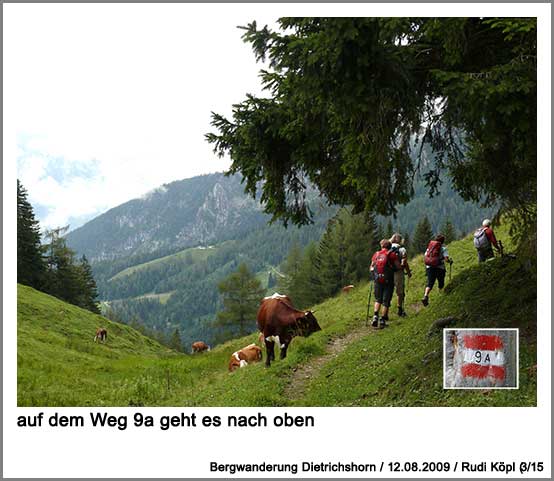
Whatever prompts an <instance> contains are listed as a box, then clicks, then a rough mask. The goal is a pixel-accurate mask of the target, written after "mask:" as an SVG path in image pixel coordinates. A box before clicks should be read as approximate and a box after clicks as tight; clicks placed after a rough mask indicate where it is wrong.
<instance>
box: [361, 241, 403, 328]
mask: <svg viewBox="0 0 554 481" xmlns="http://www.w3.org/2000/svg"><path fill="white" fill-rule="evenodd" d="M379 244H380V246H381V250H379V251H377V252H376V253H375V254H373V257H372V258H371V266H370V268H369V270H370V271H371V273H372V274H373V286H374V291H375V305H374V309H373V320H372V322H371V326H372V327H374V328H376V329H377V328H380V329H383V328H384V327H387V321H388V320H389V307H390V301H391V299H392V295H393V293H394V273H395V272H396V271H399V270H400V269H402V266H401V265H400V259H399V258H398V256H397V254H396V253H395V252H394V251H393V250H392V249H391V248H392V243H391V241H390V240H388V239H383V240H382V241H381V242H380V243H379ZM381 306H382V307H383V315H382V316H381V317H379V315H380V312H381ZM368 308H369V306H368Z"/></svg>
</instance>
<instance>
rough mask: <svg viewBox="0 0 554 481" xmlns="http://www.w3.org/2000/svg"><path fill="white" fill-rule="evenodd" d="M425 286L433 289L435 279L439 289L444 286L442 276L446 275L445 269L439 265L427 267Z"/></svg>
mask: <svg viewBox="0 0 554 481" xmlns="http://www.w3.org/2000/svg"><path fill="white" fill-rule="evenodd" d="M426 270H427V287H428V288H429V289H433V286H434V285H435V281H436V280H437V281H439V289H442V288H443V287H444V278H445V276H446V269H441V268H439V267H427V269H426Z"/></svg>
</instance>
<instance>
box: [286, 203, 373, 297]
mask: <svg viewBox="0 0 554 481" xmlns="http://www.w3.org/2000/svg"><path fill="white" fill-rule="evenodd" d="M375 229H376V224H375V220H374V218H373V217H372V216H366V215H365V214H357V215H353V214H352V213H351V212H350V211H349V210H348V209H341V210H340V211H339V212H338V213H337V215H336V216H335V217H333V218H332V219H331V220H330V221H329V223H328V225H327V229H326V231H325V233H324V234H323V236H322V238H321V240H320V242H319V245H317V246H316V244H315V243H313V244H310V245H309V246H308V247H307V248H306V249H305V251H304V252H303V253H302V252H300V251H299V250H298V249H294V250H291V252H290V253H289V257H288V258H287V260H286V262H285V264H284V267H283V271H284V273H285V274H286V278H285V280H284V282H283V283H282V288H283V290H284V293H286V294H287V295H289V297H291V299H292V300H293V301H294V302H295V304H297V305H298V307H300V308H307V307H310V306H312V305H313V304H315V303H316V302H319V301H321V300H323V299H326V298H328V297H331V296H333V295H334V294H336V293H337V292H338V291H339V290H340V289H341V288H342V287H344V286H345V285H348V284H352V283H355V282H358V281H360V280H362V279H366V278H367V276H368V274H367V272H368V268H369V263H370V260H371V255H372V253H373V250H372V245H373V243H374V236H375Z"/></svg>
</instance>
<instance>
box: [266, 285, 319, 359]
mask: <svg viewBox="0 0 554 481" xmlns="http://www.w3.org/2000/svg"><path fill="white" fill-rule="evenodd" d="M257 320H258V329H259V330H260V332H261V333H262V336H263V339H264V341H265V349H266V358H265V365H266V366H267V367H269V366H270V364H271V360H272V359H275V341H277V342H278V343H279V346H280V348H281V354H280V358H281V359H284V358H285V357H286V356H287V348H288V346H289V344H290V343H291V341H292V338H293V337H295V336H304V337H307V336H309V335H310V334H312V333H314V332H316V331H321V327H319V324H318V323H317V319H316V318H315V317H314V315H313V313H312V312H311V311H306V312H304V311H299V310H298V309H295V308H294V307H293V306H292V303H291V302H290V299H289V298H288V297H286V296H280V295H279V296H278V297H277V296H275V295H274V296H271V297H266V298H264V299H263V300H262V303H261V305H260V308H259V310H258V315H257Z"/></svg>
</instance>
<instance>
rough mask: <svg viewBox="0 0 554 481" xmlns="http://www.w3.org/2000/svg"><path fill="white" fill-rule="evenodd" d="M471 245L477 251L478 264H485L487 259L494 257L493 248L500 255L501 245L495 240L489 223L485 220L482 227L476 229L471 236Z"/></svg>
mask: <svg viewBox="0 0 554 481" xmlns="http://www.w3.org/2000/svg"><path fill="white" fill-rule="evenodd" d="M473 245H474V246H475V248H476V249H477V257H478V258H479V262H485V261H486V260H487V259H491V258H493V257H494V252H493V250H492V248H493V246H494V248H495V249H496V250H497V251H498V252H499V253H500V254H502V244H501V243H500V242H498V241H497V240H496V236H495V235H494V231H493V230H492V228H491V221H490V220H489V219H485V220H484V221H483V224H482V227H480V228H479V229H477V230H476V231H475V233H474V234H473Z"/></svg>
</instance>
